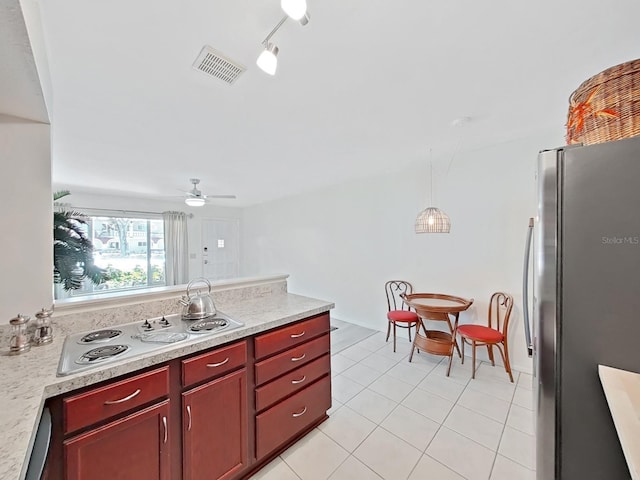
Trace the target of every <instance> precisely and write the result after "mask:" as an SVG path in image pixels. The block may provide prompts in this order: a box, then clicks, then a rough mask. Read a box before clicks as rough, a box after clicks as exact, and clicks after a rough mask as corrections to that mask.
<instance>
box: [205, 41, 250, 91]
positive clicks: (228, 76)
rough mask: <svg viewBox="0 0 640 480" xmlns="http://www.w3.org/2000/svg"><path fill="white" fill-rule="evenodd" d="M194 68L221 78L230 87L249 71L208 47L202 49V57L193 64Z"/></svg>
mask: <svg viewBox="0 0 640 480" xmlns="http://www.w3.org/2000/svg"><path fill="white" fill-rule="evenodd" d="M193 68H195V69H196V70H200V71H201V72H202V73H206V74H207V75H209V76H211V77H215V78H219V79H220V80H223V81H225V82H227V83H228V84H229V85H232V84H233V82H235V81H236V79H237V78H238V77H239V76H240V75H241V74H242V73H243V72H244V71H245V70H246V69H247V67H245V66H243V65H240V64H239V63H236V62H234V61H232V60H231V59H229V58H227V57H225V56H224V55H222V54H221V53H220V52H218V51H216V50H215V49H213V48H211V47H210V46H208V45H205V46H204V47H202V50H201V51H200V55H198V58H196V61H195V62H193Z"/></svg>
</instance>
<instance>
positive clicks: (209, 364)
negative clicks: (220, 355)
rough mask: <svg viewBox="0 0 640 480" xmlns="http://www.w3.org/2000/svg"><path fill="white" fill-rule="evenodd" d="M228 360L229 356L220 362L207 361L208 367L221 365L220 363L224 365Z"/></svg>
mask: <svg viewBox="0 0 640 480" xmlns="http://www.w3.org/2000/svg"><path fill="white" fill-rule="evenodd" d="M228 361H229V357H227V358H225V359H224V360H223V361H221V362H219V363H207V367H209V368H215V367H219V366H220V365H224V364H225V363H227V362H228Z"/></svg>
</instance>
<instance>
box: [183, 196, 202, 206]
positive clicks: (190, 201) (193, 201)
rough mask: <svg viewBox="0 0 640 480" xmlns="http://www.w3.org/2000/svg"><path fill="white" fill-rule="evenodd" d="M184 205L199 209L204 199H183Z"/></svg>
mask: <svg viewBox="0 0 640 480" xmlns="http://www.w3.org/2000/svg"><path fill="white" fill-rule="evenodd" d="M184 203H186V204H187V205H189V206H190V207H201V206H203V205H204V198H195V197H190V198H185V199H184Z"/></svg>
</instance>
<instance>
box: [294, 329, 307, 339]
mask: <svg viewBox="0 0 640 480" xmlns="http://www.w3.org/2000/svg"><path fill="white" fill-rule="evenodd" d="M305 333H307V332H305V331H304V330H303V331H302V333H292V334H291V338H300V337H302V336H303V335H304V334H305Z"/></svg>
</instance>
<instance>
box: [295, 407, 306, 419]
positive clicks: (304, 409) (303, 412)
mask: <svg viewBox="0 0 640 480" xmlns="http://www.w3.org/2000/svg"><path fill="white" fill-rule="evenodd" d="M305 413H307V407H304V408H303V409H302V411H301V412H300V413H292V414H291V416H292V417H293V418H298V417H301V416H302V415H304V414H305Z"/></svg>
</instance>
